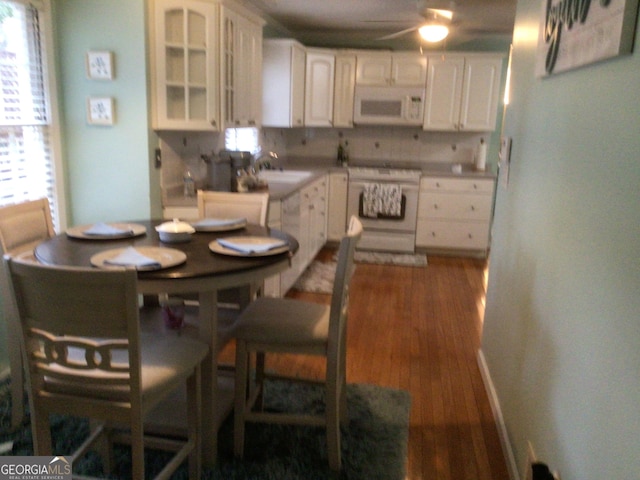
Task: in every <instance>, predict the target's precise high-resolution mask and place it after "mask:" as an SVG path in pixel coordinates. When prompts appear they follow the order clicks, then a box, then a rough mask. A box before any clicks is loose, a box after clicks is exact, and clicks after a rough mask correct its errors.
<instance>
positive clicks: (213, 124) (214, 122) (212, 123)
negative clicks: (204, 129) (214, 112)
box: [210, 119, 217, 127]
mask: <svg viewBox="0 0 640 480" xmlns="http://www.w3.org/2000/svg"><path fill="white" fill-rule="evenodd" d="M210 123H211V125H212V126H213V127H215V126H216V125H217V124H216V121H215V120H213V119H211V122H210Z"/></svg>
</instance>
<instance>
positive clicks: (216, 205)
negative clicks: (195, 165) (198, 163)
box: [198, 190, 269, 225]
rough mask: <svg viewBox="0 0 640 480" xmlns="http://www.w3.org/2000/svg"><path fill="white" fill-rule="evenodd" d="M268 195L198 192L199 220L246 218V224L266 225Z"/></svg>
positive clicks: (258, 193) (257, 193)
mask: <svg viewBox="0 0 640 480" xmlns="http://www.w3.org/2000/svg"><path fill="white" fill-rule="evenodd" d="M268 209H269V194H268V193H264V192H262V193H260V192H255V193H237V192H214V191H210V190H207V191H205V190H198V215H199V216H200V218H208V217H211V218H228V219H232V218H243V217H244V218H246V219H247V222H249V223H255V224H258V225H266V224H267V211H268Z"/></svg>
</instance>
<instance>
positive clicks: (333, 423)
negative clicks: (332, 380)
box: [326, 384, 342, 472]
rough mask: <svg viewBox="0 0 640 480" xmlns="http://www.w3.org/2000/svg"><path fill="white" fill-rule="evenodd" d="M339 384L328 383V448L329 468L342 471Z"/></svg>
mask: <svg viewBox="0 0 640 480" xmlns="http://www.w3.org/2000/svg"><path fill="white" fill-rule="evenodd" d="M340 390H342V389H341V388H340V387H339V386H337V385H335V384H334V385H330V384H327V406H326V408H327V413H326V415H327V450H328V456H329V468H331V470H334V471H336V472H339V471H340V466H341V465H340V464H341V463H342V462H341V456H340V417H341V412H340V407H341V404H342V402H341V398H340V397H341V392H340Z"/></svg>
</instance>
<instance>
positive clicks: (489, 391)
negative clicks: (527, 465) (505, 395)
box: [478, 349, 520, 480]
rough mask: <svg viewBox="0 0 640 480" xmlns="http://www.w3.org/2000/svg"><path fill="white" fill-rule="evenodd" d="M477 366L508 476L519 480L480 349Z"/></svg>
mask: <svg viewBox="0 0 640 480" xmlns="http://www.w3.org/2000/svg"><path fill="white" fill-rule="evenodd" d="M478 366H479V367H480V374H481V375H482V381H483V382H484V388H485V389H486V391H487V396H488V397H489V403H490V404H491V410H492V411H493V416H494V418H495V419H496V427H497V428H498V436H499V437H500V443H501V445H502V452H503V454H504V457H505V461H506V462H507V469H508V470H509V478H511V480H520V474H519V473H518V467H517V465H516V460H515V457H514V455H513V449H512V448H511V442H510V441H509V434H508V433H507V427H506V425H505V423H504V417H503V416H502V409H501V408H500V401H499V400H498V395H497V393H496V390H495V388H494V386H493V381H492V380H491V373H490V372H489V367H488V366H487V362H486V361H485V358H484V353H483V352H482V349H478Z"/></svg>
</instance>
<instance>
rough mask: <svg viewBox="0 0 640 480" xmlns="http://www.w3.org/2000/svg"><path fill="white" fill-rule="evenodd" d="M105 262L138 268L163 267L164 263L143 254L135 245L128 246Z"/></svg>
mask: <svg viewBox="0 0 640 480" xmlns="http://www.w3.org/2000/svg"><path fill="white" fill-rule="evenodd" d="M104 263H107V264H109V265H120V266H123V267H136V268H140V267H143V268H161V267H162V265H161V264H160V262H158V261H156V260H154V259H153V258H149V257H147V256H146V255H143V254H142V253H140V252H139V251H137V250H136V249H135V248H133V247H127V248H125V249H124V250H123V251H122V252H120V253H119V254H118V255H116V256H115V257H113V258H110V259H108V260H105V261H104Z"/></svg>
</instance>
